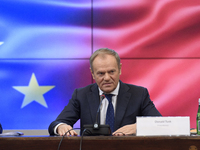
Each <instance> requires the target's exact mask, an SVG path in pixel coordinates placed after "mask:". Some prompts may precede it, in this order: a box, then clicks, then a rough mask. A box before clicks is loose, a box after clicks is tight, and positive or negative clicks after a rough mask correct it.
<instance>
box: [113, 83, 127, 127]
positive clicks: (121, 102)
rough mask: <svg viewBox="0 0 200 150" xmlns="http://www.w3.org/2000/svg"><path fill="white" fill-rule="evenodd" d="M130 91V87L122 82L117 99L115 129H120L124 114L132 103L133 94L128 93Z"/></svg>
mask: <svg viewBox="0 0 200 150" xmlns="http://www.w3.org/2000/svg"><path fill="white" fill-rule="evenodd" d="M128 90H129V87H128V86H127V85H126V84H124V83H123V82H121V81H120V89H119V94H118V97H117V107H116V114H115V129H118V128H119V126H120V124H121V121H122V119H123V117H124V114H125V112H126V109H127V106H128V103H129V101H130V97H131V93H129V92H127V91H128Z"/></svg>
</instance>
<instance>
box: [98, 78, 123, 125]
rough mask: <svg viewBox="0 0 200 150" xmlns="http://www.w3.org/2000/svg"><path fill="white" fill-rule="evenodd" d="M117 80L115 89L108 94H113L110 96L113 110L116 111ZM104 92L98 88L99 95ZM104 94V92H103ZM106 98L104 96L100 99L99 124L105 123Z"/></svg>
mask: <svg viewBox="0 0 200 150" xmlns="http://www.w3.org/2000/svg"><path fill="white" fill-rule="evenodd" d="M119 86H120V84H119V82H118V85H117V87H116V89H115V90H114V91H112V92H111V93H109V94H113V96H112V104H113V107H114V112H115V111H116V105H117V96H118V92H119ZM103 93H104V92H103V91H102V90H101V89H100V88H99V95H100V96H101V95H102V94H103ZM104 94H105V93H104ZM108 104H109V102H108V100H107V98H106V97H105V98H104V99H103V101H102V104H101V107H100V110H101V111H100V124H105V123H106V113H107V108H108Z"/></svg>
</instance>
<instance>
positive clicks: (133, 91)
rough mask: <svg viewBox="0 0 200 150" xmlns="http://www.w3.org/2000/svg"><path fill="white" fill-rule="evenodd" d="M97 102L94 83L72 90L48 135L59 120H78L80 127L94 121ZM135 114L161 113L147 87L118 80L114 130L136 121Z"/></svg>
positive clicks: (51, 133) (51, 125)
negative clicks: (66, 103) (70, 96)
mask: <svg viewBox="0 0 200 150" xmlns="http://www.w3.org/2000/svg"><path fill="white" fill-rule="evenodd" d="M99 104H100V98H99V90H98V86H97V84H96V83H95V84H91V85H88V86H86V87H84V88H79V89H75V91H74V93H73V95H72V98H71V99H70V101H69V103H68V105H67V106H65V108H64V109H63V111H62V112H61V113H60V115H59V116H58V117H57V119H56V120H55V121H53V122H52V123H51V124H50V126H49V133H50V135H54V131H53V130H54V127H55V126H56V125H57V124H59V123H66V124H68V125H71V126H73V125H74V124H75V123H76V121H77V120H78V119H80V124H81V128H82V127H83V125H84V124H94V123H95V119H96V114H97V109H98V106H99ZM136 116H161V114H160V113H159V112H158V110H157V109H156V108H155V106H154V104H153V102H152V101H151V100H150V98H149V93H148V91H147V89H146V88H143V87H140V86H135V85H130V84H125V83H123V82H121V81H120V89H119V93H118V97H117V106H116V114H115V130H117V129H119V128H120V127H122V126H124V125H128V124H133V123H136ZM81 131H82V130H81Z"/></svg>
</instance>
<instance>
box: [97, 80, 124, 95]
mask: <svg viewBox="0 0 200 150" xmlns="http://www.w3.org/2000/svg"><path fill="white" fill-rule="evenodd" d="M119 86H120V84H119V82H118V84H117V87H116V88H115V89H114V91H112V92H110V93H109V94H113V95H118V93H119ZM98 88H99V87H98ZM103 93H104V92H103V91H102V90H101V89H100V88H99V95H102V94H103Z"/></svg>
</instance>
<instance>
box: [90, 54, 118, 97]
mask: <svg viewBox="0 0 200 150" xmlns="http://www.w3.org/2000/svg"><path fill="white" fill-rule="evenodd" d="M92 66H93V72H92V70H91V69H90V70H91V73H92V76H93V79H94V80H95V81H96V83H97V85H98V86H99V88H100V89H101V90H102V91H103V92H104V93H110V92H112V91H113V90H114V89H115V88H116V87H117V84H118V82H119V77H120V75H121V64H120V69H119V68H118V65H117V60H116V59H115V57H114V56H112V55H108V54H107V55H106V54H105V55H104V56H101V55H99V56H97V57H96V58H95V59H94V61H93V64H92Z"/></svg>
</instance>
